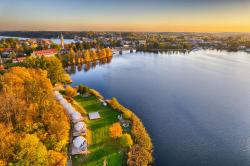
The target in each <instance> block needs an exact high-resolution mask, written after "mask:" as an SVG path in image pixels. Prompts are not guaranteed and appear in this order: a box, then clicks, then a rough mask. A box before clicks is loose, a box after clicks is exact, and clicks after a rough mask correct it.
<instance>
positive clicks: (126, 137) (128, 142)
mask: <svg viewBox="0 0 250 166" xmlns="http://www.w3.org/2000/svg"><path fill="white" fill-rule="evenodd" d="M120 141H121V145H122V146H123V147H129V148H130V147H131V146H132V145H133V140H132V138H131V135H130V134H127V133H126V134H123V135H122V137H121V140H120Z"/></svg>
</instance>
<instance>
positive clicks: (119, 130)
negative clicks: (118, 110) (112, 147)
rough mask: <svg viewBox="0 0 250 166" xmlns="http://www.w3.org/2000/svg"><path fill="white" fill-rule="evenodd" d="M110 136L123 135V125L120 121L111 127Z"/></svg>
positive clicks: (118, 136)
mask: <svg viewBox="0 0 250 166" xmlns="http://www.w3.org/2000/svg"><path fill="white" fill-rule="evenodd" d="M109 132H110V137H112V138H120V137H121V136H122V127H121V125H120V123H119V122H117V123H114V124H113V125H112V126H111V127H110V128H109Z"/></svg>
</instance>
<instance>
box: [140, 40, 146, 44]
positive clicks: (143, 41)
mask: <svg viewBox="0 0 250 166" xmlns="http://www.w3.org/2000/svg"><path fill="white" fill-rule="evenodd" d="M138 42H139V45H146V44H147V41H146V40H139V41H138Z"/></svg>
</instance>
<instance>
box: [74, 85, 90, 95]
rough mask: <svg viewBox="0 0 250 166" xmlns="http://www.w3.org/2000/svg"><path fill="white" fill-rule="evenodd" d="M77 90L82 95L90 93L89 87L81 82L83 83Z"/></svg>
mask: <svg viewBox="0 0 250 166" xmlns="http://www.w3.org/2000/svg"><path fill="white" fill-rule="evenodd" d="M77 92H78V93H80V95H83V94H86V93H89V87H87V86H84V85H82V84H81V85H79V86H78V89H77Z"/></svg>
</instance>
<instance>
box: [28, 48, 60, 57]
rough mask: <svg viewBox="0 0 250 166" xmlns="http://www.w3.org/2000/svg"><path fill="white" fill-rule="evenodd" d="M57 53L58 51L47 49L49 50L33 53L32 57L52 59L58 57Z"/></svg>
mask: <svg viewBox="0 0 250 166" xmlns="http://www.w3.org/2000/svg"><path fill="white" fill-rule="evenodd" d="M57 53H58V51H57V50H56V49H47V50H39V51H33V53H32V56H39V57H40V56H45V57H52V56H54V55H56V54H57Z"/></svg>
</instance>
